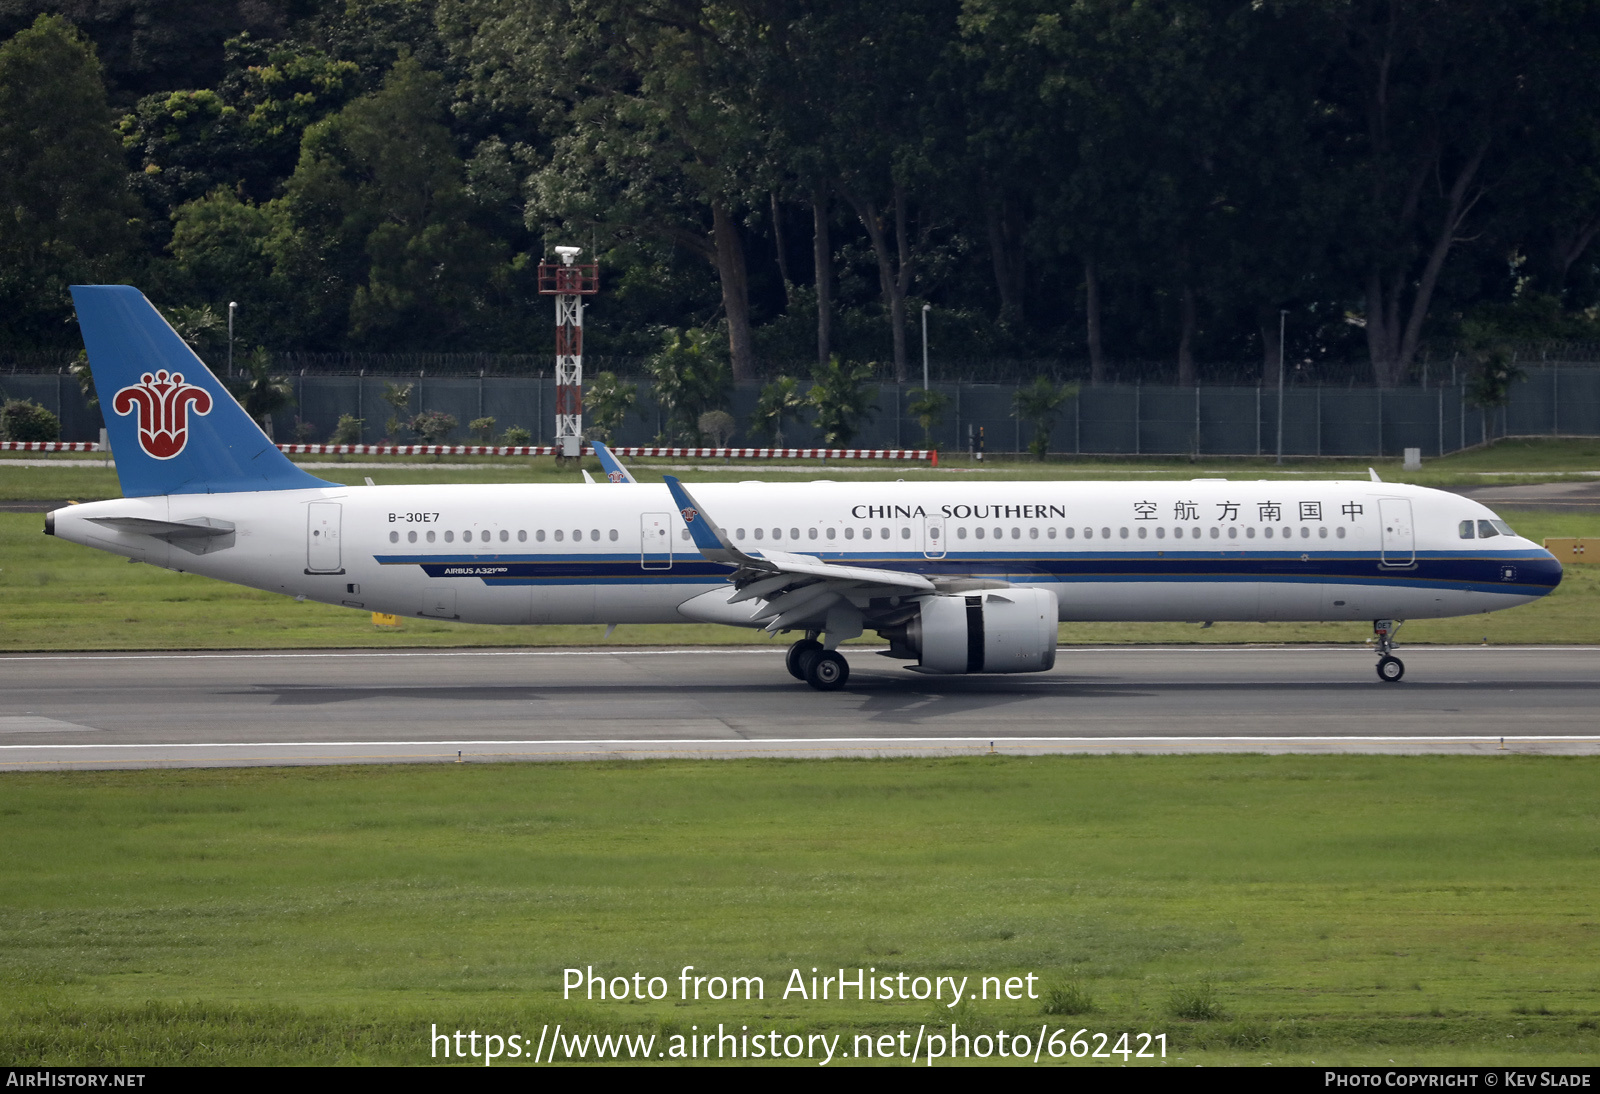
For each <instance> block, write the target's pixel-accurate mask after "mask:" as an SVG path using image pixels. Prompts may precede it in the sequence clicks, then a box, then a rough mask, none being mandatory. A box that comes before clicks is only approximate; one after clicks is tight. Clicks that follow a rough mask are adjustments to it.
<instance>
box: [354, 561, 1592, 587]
mask: <svg viewBox="0 0 1600 1094" xmlns="http://www.w3.org/2000/svg"><path fill="white" fill-rule="evenodd" d="M374 558H375V559H376V561H377V562H378V563H379V564H381V565H386V566H396V565H402V566H403V565H414V566H420V567H422V569H423V571H424V572H425V573H427V574H428V576H430V577H436V578H450V577H468V578H471V577H475V578H479V579H481V580H483V581H485V582H487V583H489V584H496V585H500V584H516V585H526V584H560V585H571V584H628V585H640V584H651V583H667V584H683V583H693V582H702V581H720V580H723V579H725V578H726V577H727V576H728V574H729V570H728V568H727V567H726V566H723V565H720V564H717V563H712V562H707V561H705V560H703V559H698V558H694V557H693V556H689V557H684V556H678V557H677V558H675V559H673V560H672V564H671V567H670V569H649V570H646V569H644V568H643V567H642V566H641V564H640V561H639V556H638V555H637V554H615V553H608V554H593V555H579V554H562V555H537V554H482V555H473V554H462V555H444V556H441V555H416V554H405V555H376V556H374ZM845 558H846V560H848V561H849V562H852V563H859V564H866V565H873V566H877V567H880V568H884V569H893V570H898V571H902V572H905V571H910V572H914V573H919V574H923V575H925V576H928V577H987V578H995V579H999V580H1009V581H1015V582H1039V583H1048V582H1056V583H1062V584H1072V583H1077V582H1085V583H1088V582H1093V583H1128V582H1141V583H1151V582H1153V583H1160V584H1177V583H1190V582H1218V583H1237V582H1254V581H1266V582H1269V583H1273V584H1286V585H1306V584H1341V585H1342V584H1355V585H1371V586H1376V587H1382V588H1394V587H1400V588H1448V589H1454V590H1469V591H1475V592H1492V593H1502V594H1505V595H1512V596H1529V595H1540V594H1542V593H1545V592H1548V591H1549V590H1550V589H1551V588H1553V587H1554V586H1555V585H1556V583H1557V582H1558V581H1559V580H1560V575H1561V566H1560V563H1558V562H1556V561H1555V560H1554V559H1553V558H1551V557H1549V556H1548V555H1546V554H1545V553H1544V552H1534V551H1529V552H1519V553H1516V554H1512V553H1509V552H1508V553H1506V554H1502V555H1498V556H1489V557H1484V556H1481V555H1480V556H1469V555H1465V554H1463V553H1455V552H1431V553H1427V554H1424V555H1421V556H1419V557H1418V559H1417V562H1416V563H1415V564H1414V565H1411V566H1408V567H1384V566H1381V565H1380V564H1379V563H1378V561H1377V559H1376V558H1374V557H1373V556H1371V555H1357V554H1355V553H1354V552H1340V553H1337V554H1327V555H1323V556H1320V557H1317V558H1308V559H1306V560H1305V561H1302V560H1301V559H1299V558H1298V557H1295V556H1292V555H1287V554H1277V555H1265V554H1253V555H1246V554H1243V553H1240V554H1238V555H1236V556H1234V557H1231V558H1230V557H1227V556H1225V555H1220V554H1216V553H1211V552H1203V553H1194V554H1189V555H1184V556H1177V555H1169V556H1165V557H1157V556H1154V555H1152V554H1150V553H1138V554H1133V553H1130V554H1122V555H1101V556H1087V555H1083V554H1077V555H1072V556H1062V555H1056V556H1046V557H1038V556H1035V557H1030V558H1020V557H1017V556H1006V555H1003V554H999V553H991V554H987V555H981V556H961V557H954V558H951V557H947V558H942V559H928V558H923V557H921V556H897V557H887V558H886V557H875V556H868V555H852V556H845ZM659 561H660V562H662V563H665V562H666V561H667V560H666V559H664V558H663V559H660V560H659ZM1508 569H1509V571H1510V574H1509V576H1508V573H1507V571H1508Z"/></svg>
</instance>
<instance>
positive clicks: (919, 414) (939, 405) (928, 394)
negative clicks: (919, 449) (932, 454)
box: [906, 388, 950, 448]
mask: <svg viewBox="0 0 1600 1094" xmlns="http://www.w3.org/2000/svg"><path fill="white" fill-rule="evenodd" d="M949 405H950V396H948V395H946V394H945V393H944V392H942V391H934V390H933V389H932V388H923V389H922V390H921V391H919V392H917V393H916V394H915V395H913V396H912V397H911V401H910V402H909V403H907V404H906V409H907V410H909V411H910V412H911V416H912V417H913V418H915V419H916V420H917V424H918V425H920V426H921V427H922V446H923V447H924V448H932V447H933V427H934V426H936V425H938V424H939V423H940V422H941V421H943V420H944V410H945V407H947V406H949Z"/></svg>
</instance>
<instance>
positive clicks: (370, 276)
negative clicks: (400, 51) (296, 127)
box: [267, 57, 505, 349]
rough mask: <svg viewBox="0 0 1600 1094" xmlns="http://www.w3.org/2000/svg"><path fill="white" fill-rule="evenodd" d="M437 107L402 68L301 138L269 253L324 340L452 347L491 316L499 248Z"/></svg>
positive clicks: (436, 87) (425, 76)
mask: <svg viewBox="0 0 1600 1094" xmlns="http://www.w3.org/2000/svg"><path fill="white" fill-rule="evenodd" d="M442 96H443V86H442V81H441V79H440V77H439V76H438V75H437V74H436V73H431V72H427V71H425V70H424V69H423V68H422V67H421V65H420V64H419V63H418V62H417V61H416V60H415V59H414V58H411V57H402V58H401V59H400V60H399V61H398V62H396V64H395V66H394V68H393V70H391V71H390V72H389V74H388V75H387V76H385V77H384V81H383V86H382V88H380V89H379V90H378V91H376V92H374V93H373V94H371V95H366V96H363V97H361V98H359V99H357V100H355V101H354V102H352V103H351V104H350V105H349V106H347V107H345V108H344V109H343V110H341V111H340V112H339V113H337V114H335V115H333V116H331V117H329V118H327V119H325V120H323V121H321V122H318V123H317V124H315V125H313V126H311V127H310V128H308V129H307V130H306V133H305V138H304V140H303V141H302V143H301V151H300V162H299V164H298V166H296V168H295V172H294V175H293V176H292V177H291V178H290V179H289V181H288V183H287V185H286V187H285V190H284V195H283V197H282V198H281V199H279V201H278V202H275V203H274V204H275V205H279V204H281V208H282V211H283V213H284V215H285V221H286V228H285V230H280V231H279V232H278V233H276V234H275V235H274V236H273V237H272V238H271V239H270V240H269V243H268V247H267V250H268V253H269V255H270V256H271V258H272V260H273V264H274V276H275V277H276V278H278V279H280V280H283V281H285V282H287V283H288V284H289V286H290V287H298V288H299V292H298V295H299V296H300V298H301V299H302V300H303V301H304V303H303V305H302V309H303V315H304V319H305V321H306V322H307V323H308V325H309V326H310V327H311V328H312V329H317V328H320V329H321V332H322V337H323V338H326V339H328V340H330V341H334V340H340V341H342V340H343V339H344V338H348V339H349V340H351V341H354V342H355V343H356V344H358V345H365V346H369V347H371V348H375V349H387V348H391V347H398V346H405V347H408V348H414V347H419V346H429V345H432V346H441V345H451V344H452V342H453V340H455V339H457V338H458V337H461V336H463V335H465V334H466V333H467V332H468V331H470V330H472V329H473V328H474V326H475V325H477V324H479V323H482V322H484V321H485V317H486V313H488V312H489V311H490V308H489V296H490V295H491V291H492V289H493V286H494V284H495V281H496V278H497V276H498V273H497V269H498V268H499V267H500V266H501V264H502V262H503V261H504V259H505V254H504V250H505V248H504V246H503V245H502V244H500V243H499V242H497V241H496V240H494V239H492V238H490V237H489V236H488V234H487V233H485V232H484V231H483V230H482V229H481V228H479V227H478V226H477V225H476V224H475V217H476V215H477V212H478V211H477V210H476V208H475V207H474V203H473V201H472V199H471V195H470V194H469V193H468V191H467V188H466V185H465V166H464V164H463V163H462V161H461V159H460V157H459V156H458V155H457V153H456V150H455V145H454V140H453V138H452V136H451V134H450V131H449V129H448V128H447V127H446V126H445V124H444V122H443V120H442V118H443V101H442Z"/></svg>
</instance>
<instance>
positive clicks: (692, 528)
mask: <svg viewBox="0 0 1600 1094" xmlns="http://www.w3.org/2000/svg"><path fill="white" fill-rule="evenodd" d="M663 478H665V479H666V483H667V489H668V490H670V491H672V500H673V501H674V502H675V503H676V504H677V506H678V512H679V514H680V515H681V516H682V517H683V521H684V524H685V525H686V526H687V527H688V529H689V535H690V538H691V539H693V541H694V545H695V546H696V547H697V548H698V549H699V551H700V554H701V555H702V556H704V557H705V558H707V559H709V560H710V561H712V562H719V563H722V564H723V565H725V566H729V567H732V569H733V572H732V573H731V574H730V575H729V576H728V580H729V581H731V582H732V583H733V586H734V590H735V591H734V594H733V595H732V596H731V597H729V598H728V599H727V601H726V603H728V604H739V603H742V602H744V601H749V600H758V601H761V602H762V603H761V604H760V605H759V606H758V610H757V611H756V612H755V613H754V614H753V615H752V616H751V617H750V618H751V619H752V620H753V621H754V622H757V623H765V624H766V629H767V630H769V631H780V630H786V629H788V628H790V627H794V626H797V625H799V624H802V623H807V622H814V621H817V620H822V619H826V618H828V616H829V614H830V613H832V612H835V611H837V610H839V609H840V608H841V607H844V606H848V608H849V609H850V610H851V611H853V612H854V613H855V622H856V623H857V625H859V623H860V621H861V620H862V619H864V618H865V616H866V614H871V615H874V616H879V615H884V614H886V613H888V614H893V613H896V612H898V611H899V609H900V601H901V599H902V598H906V599H909V598H911V597H916V596H922V595H925V594H927V593H932V592H934V591H936V590H935V586H934V584H933V582H931V581H929V580H928V579H927V578H925V577H923V576H922V575H921V574H912V573H903V572H901V571H899V570H884V569H879V568H877V567H873V566H848V565H842V564H839V563H834V562H825V561H823V560H822V559H820V558H817V557H816V556H815V555H799V554H791V553H789V552H787V551H760V550H758V551H750V552H746V551H744V550H741V549H740V548H738V547H736V546H734V544H733V542H732V541H731V540H730V539H729V538H728V535H727V533H726V532H725V531H723V529H722V528H720V527H718V526H717V524H716V523H715V522H714V521H712V520H711V518H710V517H709V516H708V515H707V514H706V511H705V507H704V506H702V505H700V504H699V503H698V502H697V501H695V500H694V498H693V496H692V495H690V493H689V491H688V490H686V489H685V488H684V485H683V483H681V482H679V481H678V480H677V479H676V478H675V477H673V476H671V475H666V476H663ZM863 608H865V609H866V612H863ZM857 633H860V632H859V630H858V631H857Z"/></svg>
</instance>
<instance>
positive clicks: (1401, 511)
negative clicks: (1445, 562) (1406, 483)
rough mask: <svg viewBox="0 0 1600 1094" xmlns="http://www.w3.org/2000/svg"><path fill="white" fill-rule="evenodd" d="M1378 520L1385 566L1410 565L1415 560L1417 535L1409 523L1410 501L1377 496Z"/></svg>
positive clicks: (1381, 557) (1381, 558)
mask: <svg viewBox="0 0 1600 1094" xmlns="http://www.w3.org/2000/svg"><path fill="white" fill-rule="evenodd" d="M1378 522H1379V527H1380V528H1381V529H1382V537H1383V538H1382V544H1383V549H1382V554H1381V555H1380V556H1379V558H1380V560H1381V561H1382V563H1383V565H1385V566H1410V565H1412V564H1413V563H1415V562H1416V561H1417V537H1416V532H1415V530H1414V529H1413V526H1412V524H1411V503H1410V502H1409V501H1407V500H1406V499H1405V498H1379V499H1378Z"/></svg>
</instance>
